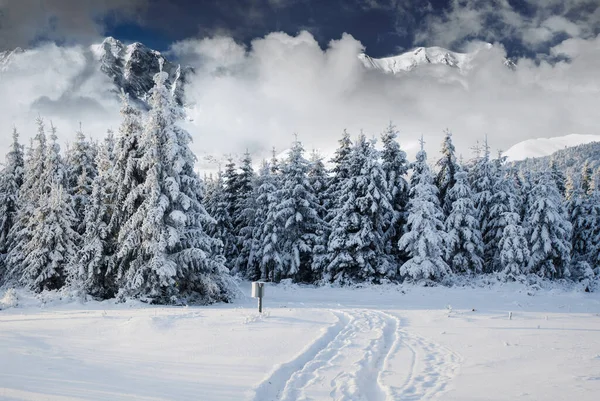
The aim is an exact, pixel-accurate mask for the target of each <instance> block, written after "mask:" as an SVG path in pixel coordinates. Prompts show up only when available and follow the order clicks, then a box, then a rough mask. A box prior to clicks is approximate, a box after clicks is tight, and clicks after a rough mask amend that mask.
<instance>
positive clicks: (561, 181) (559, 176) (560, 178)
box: [550, 157, 566, 196]
mask: <svg viewBox="0 0 600 401" xmlns="http://www.w3.org/2000/svg"><path fill="white" fill-rule="evenodd" d="M550 174H551V175H552V179H553V180H554V182H555V183H556V188H558V192H559V193H560V195H561V196H565V182H566V179H565V175H564V173H563V172H562V171H561V170H560V168H559V167H558V163H557V162H556V159H555V158H554V157H552V158H551V159H550Z"/></svg>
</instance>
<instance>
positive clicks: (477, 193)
mask: <svg viewBox="0 0 600 401" xmlns="http://www.w3.org/2000/svg"><path fill="white" fill-rule="evenodd" d="M496 174H497V172H496V169H495V164H494V162H493V161H492V160H491V159H490V148H489V145H488V143H487V137H486V139H485V143H484V146H483V152H482V155H481V156H479V157H478V158H477V159H476V160H475V162H474V164H473V166H472V167H471V168H470V169H469V175H470V181H471V186H472V188H473V192H474V197H473V199H474V201H475V208H476V209H477V217H478V219H479V227H480V229H481V235H482V237H483V240H484V262H485V263H484V267H486V268H485V269H484V270H485V271H486V272H490V270H491V267H492V262H493V261H492V257H493V253H490V252H489V250H490V249H491V248H490V246H488V244H487V242H486V239H488V238H490V231H491V230H492V227H491V225H490V224H491V221H490V208H491V206H492V195H493V189H494V185H495V179H496Z"/></svg>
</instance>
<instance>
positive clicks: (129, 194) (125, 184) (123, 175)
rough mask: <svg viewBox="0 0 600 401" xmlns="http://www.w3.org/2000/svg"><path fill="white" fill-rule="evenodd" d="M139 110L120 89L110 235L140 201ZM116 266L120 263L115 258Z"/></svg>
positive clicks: (113, 233)
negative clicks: (113, 200)
mask: <svg viewBox="0 0 600 401" xmlns="http://www.w3.org/2000/svg"><path fill="white" fill-rule="evenodd" d="M141 134H142V125H141V113H140V111H139V110H138V109H137V108H136V107H135V106H134V105H133V104H131V102H130V100H129V96H128V95H127V94H125V93H123V92H122V93H121V124H120V126H119V129H118V132H117V137H116V141H115V144H114V157H115V162H114V167H113V173H112V176H113V180H114V183H115V205H114V210H113V213H112V216H111V220H110V225H109V231H110V235H111V236H114V237H117V235H118V232H119V230H120V228H121V227H122V226H123V224H124V223H125V221H127V220H129V218H130V217H131V215H132V214H133V213H134V212H135V210H136V209H137V207H138V206H139V204H140V202H141V185H142V183H143V181H144V180H145V178H146V175H145V171H143V170H142V168H141V167H140V157H141V154H142V149H141V144H140V137H141ZM115 264H116V266H119V265H120V261H119V260H115Z"/></svg>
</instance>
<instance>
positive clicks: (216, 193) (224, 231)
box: [206, 170, 235, 255]
mask: <svg viewBox="0 0 600 401" xmlns="http://www.w3.org/2000/svg"><path fill="white" fill-rule="evenodd" d="M208 188H210V198H208V199H207V202H206V208H207V212H208V214H209V215H210V216H211V217H212V218H213V219H214V223H212V224H209V225H208V227H207V229H206V232H207V233H208V235H210V236H211V237H213V238H215V239H217V240H219V242H218V243H216V244H215V245H216V248H214V249H213V252H215V253H217V254H220V255H224V252H225V249H230V248H232V247H233V243H234V241H235V238H234V237H233V235H232V232H233V225H232V219H231V216H230V215H229V207H228V206H229V205H228V203H227V200H226V197H225V184H224V182H223V173H222V172H221V171H220V170H219V171H218V173H217V177H216V178H214V179H213V181H212V182H211V183H210V186H209V187H208ZM208 188H207V189H208Z"/></svg>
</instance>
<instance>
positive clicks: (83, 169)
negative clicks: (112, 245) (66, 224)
mask: <svg viewBox="0 0 600 401" xmlns="http://www.w3.org/2000/svg"><path fill="white" fill-rule="evenodd" d="M94 157H95V152H94V148H93V146H92V144H91V143H90V142H89V141H88V139H87V138H86V137H85V135H84V134H83V132H82V130H81V126H80V127H79V131H77V137H76V141H75V144H74V146H73V147H72V148H71V149H69V153H68V155H67V179H68V192H69V194H70V195H71V198H72V200H73V210H75V216H76V217H77V220H78V223H77V224H76V227H74V228H75V230H76V231H77V232H78V233H79V234H83V233H84V232H85V226H84V224H83V220H84V217H85V207H86V205H87V202H88V199H89V197H90V195H91V193H92V182H93V181H94V178H95V177H96V165H95V161H94Z"/></svg>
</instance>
